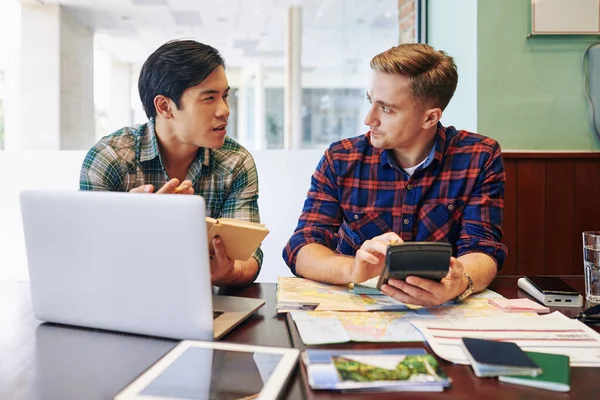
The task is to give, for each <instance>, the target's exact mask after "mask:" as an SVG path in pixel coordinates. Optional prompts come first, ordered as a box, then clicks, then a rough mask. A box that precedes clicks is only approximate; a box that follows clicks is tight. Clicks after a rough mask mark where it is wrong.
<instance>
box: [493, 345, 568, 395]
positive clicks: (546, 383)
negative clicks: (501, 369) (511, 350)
mask: <svg viewBox="0 0 600 400" xmlns="http://www.w3.org/2000/svg"><path fill="white" fill-rule="evenodd" d="M525 353H527V355H528V356H529V358H531V359H532V360H533V361H534V362H535V363H536V364H537V365H539V366H540V367H541V368H542V369H543V370H544V372H543V373H542V374H541V375H538V376H535V377H534V376H516V375H506V376H500V377H498V379H499V380H500V381H501V382H508V383H514V384H518V385H525V386H534V387H537V388H541V389H548V390H554V391H558V392H568V391H569V390H571V367H570V365H569V357H568V356H565V355H562V354H548V353H537V352H532V351H526V352H525Z"/></svg>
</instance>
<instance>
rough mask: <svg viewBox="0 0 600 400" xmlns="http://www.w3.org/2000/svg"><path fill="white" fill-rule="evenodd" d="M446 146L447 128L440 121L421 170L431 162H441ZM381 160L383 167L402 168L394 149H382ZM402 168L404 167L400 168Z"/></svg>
mask: <svg viewBox="0 0 600 400" xmlns="http://www.w3.org/2000/svg"><path fill="white" fill-rule="evenodd" d="M445 147H446V128H445V127H444V126H443V125H442V124H441V123H440V122H438V126H437V133H436V135H435V141H434V142H433V147H432V148H431V151H430V152H429V154H428V155H427V158H426V159H425V162H424V163H423V165H421V166H420V167H419V168H418V169H419V170H421V169H425V168H427V167H428V166H429V165H431V163H433V162H434V161H436V162H437V163H438V164H439V163H440V162H441V161H442V157H443V156H444V150H445ZM380 162H381V166H382V167H385V166H386V165H387V166H390V167H396V168H400V166H399V165H398V163H397V162H396V159H395V158H394V156H393V153H392V150H390V149H387V150H381V159H380ZM400 169H402V168H400Z"/></svg>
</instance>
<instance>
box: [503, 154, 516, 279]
mask: <svg viewBox="0 0 600 400" xmlns="http://www.w3.org/2000/svg"><path fill="white" fill-rule="evenodd" d="M504 170H505V173H506V184H505V186H504V221H503V223H502V231H503V235H502V243H504V245H506V247H507V248H508V256H507V257H506V261H505V262H504V266H503V267H502V269H501V270H500V274H501V275H515V274H516V273H517V235H518V232H517V161H516V160H504Z"/></svg>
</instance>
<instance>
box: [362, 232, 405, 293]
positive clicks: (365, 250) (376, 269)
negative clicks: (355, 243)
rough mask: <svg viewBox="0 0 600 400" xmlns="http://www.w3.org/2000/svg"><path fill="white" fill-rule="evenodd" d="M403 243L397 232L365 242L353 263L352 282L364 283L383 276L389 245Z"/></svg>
mask: <svg viewBox="0 0 600 400" xmlns="http://www.w3.org/2000/svg"><path fill="white" fill-rule="evenodd" d="M403 242H404V241H403V240H402V239H400V236H398V235H397V234H396V233H395V232H387V233H384V234H383V235H379V236H376V237H374V238H373V239H371V240H366V241H365V242H363V244H362V246H360V249H358V250H357V252H356V256H355V257H354V262H353V263H352V282H354V283H360V282H364V281H366V280H369V279H371V278H373V277H375V276H377V275H379V274H381V272H382V271H383V263H384V261H385V254H386V252H387V247H388V245H389V244H393V243H403Z"/></svg>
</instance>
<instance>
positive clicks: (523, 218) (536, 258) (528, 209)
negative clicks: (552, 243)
mask: <svg viewBox="0 0 600 400" xmlns="http://www.w3.org/2000/svg"><path fill="white" fill-rule="evenodd" d="M545 193H546V161H545V160H523V161H519V163H518V165H517V196H518V197H517V204H518V210H517V273H518V274H525V273H529V274H540V275H541V274H543V273H544V269H545V261H546V260H545V255H546V254H545V242H546V201H545V200H546V199H545Z"/></svg>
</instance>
